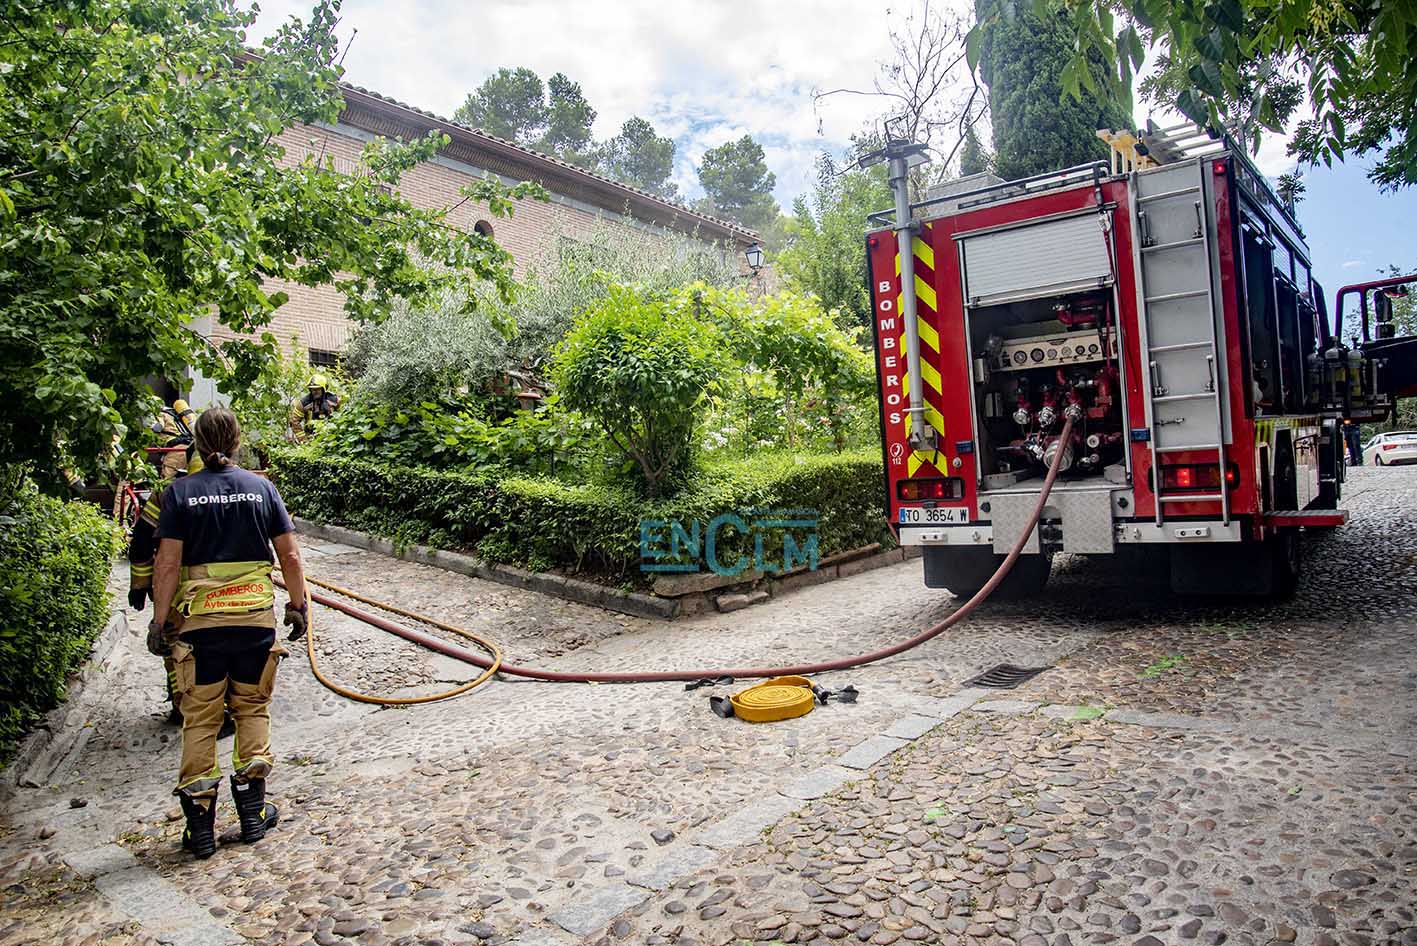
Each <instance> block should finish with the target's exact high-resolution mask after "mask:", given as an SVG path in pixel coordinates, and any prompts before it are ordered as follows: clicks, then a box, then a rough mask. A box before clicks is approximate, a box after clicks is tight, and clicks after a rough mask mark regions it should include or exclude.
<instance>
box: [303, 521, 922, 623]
mask: <svg viewBox="0 0 1417 946" xmlns="http://www.w3.org/2000/svg"><path fill="white" fill-rule="evenodd" d="M291 518H292V520H293V521H294V522H295V530H296V532H298V533H300V534H301V535H303V536H307V537H309V538H314V539H323V540H325V541H327V542H339V543H341V544H343V545H351V546H354V547H355V548H359V549H366V550H367V551H370V552H378V553H379V554H381V555H388V556H391V557H392V558H401V559H404V560H405V561H410V562H417V563H418V564H420V565H429V566H431V567H433V568H441V569H444V570H446V571H450V572H457V573H458V574H460V575H467V576H469V577H472V578H481V579H483V580H484V581H495V582H497V583H498V584H502V585H510V586H512V587H513V588H526V589H528V590H530V591H535V592H538V593H539V594H544V595H550V596H552V597H554V598H564V599H566V600H567V601H575V602H578V603H580V604H588V605H591V606H592V607H596V608H604V609H606V610H607V611H615V612H617V613H619V614H629V615H631V616H633V617H640V618H649V619H651V620H659V621H672V620H673V619H675V618H677V617H689V616H692V615H697V614H703V613H705V612H708V611H713V610H715V608H717V610H719V611H734V610H737V609H738V608H740V607H746V606H749V605H753V604H759V603H761V602H763V601H768V600H771V598H776V597H777V596H779V595H782V594H786V593H787V592H790V591H796V590H798V589H800V588H807V587H811V586H812V585H820V584H822V583H824V582H828V581H835V580H837V579H838V578H849V577H851V576H852V575H859V574H861V573H862V572H867V571H871V570H873V569H877V568H884V567H886V566H888V565H895V564H898V563H900V562H904V561H907V560H909V559H913V558H919V557H920V549H919V548H918V547H915V546H911V547H908V548H906V547H901V548H894V549H888V550H886V551H884V552H876V553H875V554H872V555H866V556H863V557H856V558H851V557H850V556H851V555H852V554H853V553H851V552H843V553H841V554H840V555H838V556H832V558H833V559H838V560H840V559H841V558H843V557H846V558H847V559H848V560H846V561H840V564H830V565H826V566H824V567H822V568H818V569H817V570H815V571H801V572H794V573H792V574H789V575H785V576H783V577H781V578H774V577H772V576H762V577H763V584H762V586H761V587H760V588H758V589H757V590H755V591H749V592H747V593H745V594H741V595H740V594H738V593H733V592H729V593H725V594H715V593H714V592H700V593H694V594H689V595H684V596H683V597H679V598H662V597H659V596H658V595H647V594H641V593H639V592H635V591H621V590H620V589H618V588H608V587H606V586H604V585H597V584H595V583H594V582H589V581H583V580H581V579H579V578H568V577H566V576H563V575H553V574H550V573H547V572H531V571H527V570H526V569H523V568H516V567H514V566H512V565H499V564H496V563H494V562H487V561H484V560H482V559H480V558H478V557H477V556H475V555H468V554H467V553H466V552H450V551H447V550H444V549H435V548H429V547H428V546H426V545H404V546H400V545H396V544H395V543H394V542H393V541H392V540H390V539H385V538H382V537H380V536H376V535H370V534H368V533H365V532H358V531H356V530H354V529H348V528H345V527H344V526H336V525H327V524H324V523H319V522H311V521H310V520H308V519H301V518H300V517H298V516H292V517H291ZM829 561H830V559H829ZM738 584H741V582H739V583H738ZM719 598H724V599H728V600H727V601H725V602H724V603H723V604H721V605H720V604H719V603H718V599H719Z"/></svg>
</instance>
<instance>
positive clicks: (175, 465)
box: [152, 397, 197, 480]
mask: <svg viewBox="0 0 1417 946" xmlns="http://www.w3.org/2000/svg"><path fill="white" fill-rule="evenodd" d="M196 421H197V412H196V411H194V410H192V408H191V407H190V406H188V404H187V402H186V401H184V400H182V398H180V397H179V398H178V399H177V400H175V401H173V402H172V406H171V407H164V408H163V409H162V410H161V411H159V412H158V415H157V422H156V423H154V424H153V426H152V431H153V433H155V434H157V435H159V436H160V437H162V445H163V446H164V447H186V446H190V445H191V443H192V425H193V424H195V423H196ZM186 466H187V460H186V458H185V457H184V455H183V454H182V453H180V452H178V451H176V450H174V451H172V452H171V453H164V454H163V455H162V463H161V464H160V466H159V470H160V475H161V476H162V478H163V479H164V480H170V479H172V478H173V477H174V476H177V475H178V474H179V473H181V472H182V470H183V469H184V468H185V467H186Z"/></svg>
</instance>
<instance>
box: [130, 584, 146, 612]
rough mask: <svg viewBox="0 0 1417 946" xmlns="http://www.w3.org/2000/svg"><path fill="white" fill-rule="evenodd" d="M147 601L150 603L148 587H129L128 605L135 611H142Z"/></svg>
mask: <svg viewBox="0 0 1417 946" xmlns="http://www.w3.org/2000/svg"><path fill="white" fill-rule="evenodd" d="M147 603H148V589H146V588H129V589H128V607H130V608H132V609H133V610H134V611H141V610H143V606H144V605H145V604H147Z"/></svg>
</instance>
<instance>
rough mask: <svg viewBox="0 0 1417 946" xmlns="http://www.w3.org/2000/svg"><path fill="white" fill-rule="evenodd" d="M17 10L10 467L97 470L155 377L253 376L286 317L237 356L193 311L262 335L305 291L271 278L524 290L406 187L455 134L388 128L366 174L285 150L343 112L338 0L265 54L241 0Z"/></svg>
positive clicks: (9, 27)
mask: <svg viewBox="0 0 1417 946" xmlns="http://www.w3.org/2000/svg"><path fill="white" fill-rule="evenodd" d="M6 10H7V12H6V14H5V16H4V17H3V18H0V127H3V128H4V129H5V134H4V137H3V141H2V142H0V217H3V233H4V239H3V241H0V463H3V464H12V463H26V462H33V463H38V464H41V465H46V466H50V467H54V466H58V465H60V464H62V463H65V462H69V463H73V464H75V465H77V466H79V467H80V468H83V467H93V466H95V465H96V464H97V463H98V462H99V461H98V460H97V458H98V457H100V456H102V455H106V454H107V452H108V447H109V444H110V442H111V440H112V438H113V437H114V436H115V435H119V434H121V433H122V432H123V431H124V430H125V428H134V427H136V424H135V421H137V420H138V418H139V417H141V415H142V414H143V413H144V412H145V411H146V409H147V408H148V406H149V404H150V401H148V400H147V398H146V396H145V394H144V388H143V387H142V386H141V384H140V382H139V379H140V378H142V377H144V376H148V375H166V376H168V377H174V378H176V377H180V376H182V374H183V372H184V371H185V369H186V368H187V367H188V366H189V365H195V366H197V367H198V368H200V369H201V371H202V372H203V374H205V375H207V376H208V377H213V378H216V379H218V380H219V381H221V382H223V383H224V384H228V383H229V385H234V386H241V385H245V384H249V383H250V382H251V381H252V380H253V379H254V378H255V377H256V376H257V375H258V374H259V372H260V370H261V367H262V365H263V363H264V362H265V361H266V360H267V359H268V358H269V357H270V356H271V354H272V353H273V352H274V350H275V347H276V343H275V339H274V338H273V337H272V336H271V335H270V334H269V333H264V334H261V335H259V337H258V338H257V339H255V340H249V339H247V340H237V341H233V342H227V343H224V344H223V345H222V346H221V350H220V351H219V352H218V351H216V350H215V349H214V347H213V346H211V345H210V344H209V343H208V342H207V340H206V339H205V338H204V337H203V336H202V335H200V334H198V333H196V332H194V331H192V330H190V329H189V325H190V324H191V323H192V322H193V321H194V320H197V319H207V318H210V319H212V320H213V321H216V322H220V323H221V324H223V325H225V326H226V327H227V328H229V329H231V330H233V331H234V332H237V333H243V334H244V333H253V332H256V333H259V332H261V330H262V328H263V327H264V326H266V325H267V324H269V322H270V320H271V317H272V314H273V313H274V312H275V310H276V309H277V308H278V307H279V306H280V305H282V304H283V303H284V302H285V301H286V296H285V294H284V293H283V292H279V291H269V290H268V289H267V288H266V287H267V286H268V285H269V280H273V279H280V280H286V281H289V282H294V283H297V284H300V285H305V286H321V285H331V286H334V287H336V288H337V289H339V290H340V291H341V292H342V293H343V294H344V296H345V299H346V308H347V310H348V311H349V313H350V314H351V315H352V316H353V317H354V318H356V319H361V320H377V319H378V318H379V317H380V316H381V315H382V313H384V312H385V311H387V309H388V308H389V306H390V305H391V304H392V302H393V300H395V299H399V298H409V299H421V298H428V297H430V296H434V295H436V294H437V293H438V292H439V291H441V290H442V289H443V288H445V287H447V286H460V287H463V288H464V289H467V290H468V296H467V298H468V299H469V300H471V299H473V298H475V294H474V293H472V292H471V287H473V286H474V285H476V284H477V283H478V282H479V281H482V280H488V281H490V282H491V283H492V284H493V285H494V286H495V287H497V289H498V290H499V291H500V292H503V293H509V292H510V291H511V287H512V277H511V270H510V257H509V256H508V255H507V253H506V252H504V251H503V250H501V249H500V248H499V247H497V245H496V244H495V243H493V242H492V241H491V240H490V239H489V238H487V237H484V236H483V235H481V234H477V233H462V232H460V231H458V230H456V229H454V228H451V227H449V226H447V225H446V224H445V222H444V220H445V213H443V212H441V211H436V210H420V209H417V208H415V207H414V206H412V205H411V204H410V203H409V202H408V201H406V200H404V199H403V198H401V197H400V196H399V195H398V193H397V190H396V188H397V186H398V183H399V180H400V178H401V176H402V174H403V173H404V172H405V171H407V170H408V169H410V168H412V167H413V166H415V165H416V164H417V163H418V162H420V161H423V160H426V159H427V158H430V157H432V156H433V154H434V153H435V152H436V151H437V149H438V148H439V147H440V146H441V144H442V143H443V141H444V139H442V138H441V137H439V136H431V137H430V138H428V139H425V140H423V141H418V142H413V143H408V144H396V143H390V142H386V141H375V142H372V143H371V144H370V145H369V146H368V147H367V148H366V149H365V151H364V154H363V156H362V159H361V161H360V165H359V168H358V170H357V172H356V173H354V174H350V175H345V174H337V173H335V172H334V170H333V164H332V161H327V162H325V163H321V161H320V160H318V158H317V157H309V158H307V159H304V160H301V161H297V162H289V161H286V160H283V158H284V155H283V151H282V149H281V148H280V147H279V146H278V145H276V144H275V143H274V139H275V136H276V135H278V134H279V133H280V132H281V131H282V130H283V129H285V128H287V127H289V126H291V125H293V124H296V123H300V122H304V123H316V122H324V123H331V124H332V123H333V122H335V121H336V119H337V117H338V114H339V110H340V107H341V99H340V94H339V87H338V78H339V74H340V73H339V68H338V66H337V65H336V64H335V57H336V54H337V47H336V40H335V35H334V26H335V22H336V10H337V6H336V4H335V3H334V2H332V0H323V2H321V3H319V5H317V6H316V7H315V9H314V11H313V13H312V14H311V17H310V19H309V20H308V22H301V21H298V20H291V21H290V22H288V23H287V24H285V25H284V26H283V27H282V28H280V29H279V30H278V31H277V32H276V33H275V35H274V36H272V37H271V38H270V39H268V40H267V41H265V43H264V44H263V46H262V47H261V48H260V50H259V53H260V55H259V56H255V57H252V56H251V55H249V53H248V47H247V32H246V30H247V28H248V27H249V26H250V25H251V23H252V20H253V17H254V14H252V13H246V12H241V11H239V10H237V9H236V8H234V7H233V6H232V5H230V4H228V3H226V2H224V0H91V2H86V3H82V4H55V3H39V2H32V3H27V4H26V3H11V4H10V5H8V7H7V8H6ZM533 193H539V189H536V188H531V187H528V186H525V185H523V186H520V187H518V188H514V189H512V190H510V191H509V190H508V189H506V188H504V187H502V186H501V185H500V184H497V183H494V182H491V181H486V182H479V183H478V184H476V185H474V186H473V187H471V188H469V190H468V192H467V199H476V200H481V201H485V202H486V203H487V204H488V205H489V207H490V210H491V212H492V213H494V214H502V215H505V214H507V213H510V211H511V209H512V206H513V204H512V198H514V197H521V196H528V195H530V194H533Z"/></svg>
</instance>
